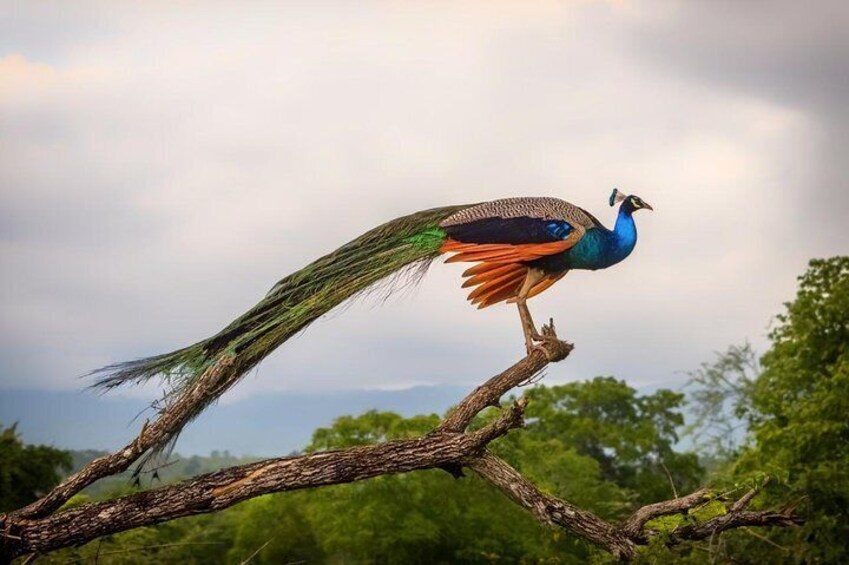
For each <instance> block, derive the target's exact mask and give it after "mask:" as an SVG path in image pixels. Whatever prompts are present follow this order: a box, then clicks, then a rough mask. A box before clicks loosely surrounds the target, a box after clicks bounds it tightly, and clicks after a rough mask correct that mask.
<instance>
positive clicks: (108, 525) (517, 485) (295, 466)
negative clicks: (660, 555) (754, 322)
mask: <svg viewBox="0 0 849 565" xmlns="http://www.w3.org/2000/svg"><path fill="white" fill-rule="evenodd" d="M543 333H544V335H546V336H548V338H550V339H549V340H547V341H546V342H545V343H544V345H542V346H540V347H539V348H538V349H535V350H534V351H533V352H531V353H530V354H529V355H528V356H527V357H525V358H524V359H522V360H521V361H519V362H518V363H516V364H515V365H513V366H512V367H510V368H509V369H507V370H505V371H504V372H502V373H500V374H498V375H496V376H494V377H492V378H491V379H489V380H488V381H487V382H486V383H484V384H483V385H481V386H479V387H478V388H476V389H475V390H474V391H472V392H471V393H470V394H469V395H467V396H466V398H464V399H463V400H462V401H461V402H460V403H459V404H458V405H457V406H456V407H455V408H454V409H453V410H452V411H451V412H450V413H449V414H448V416H447V417H446V418H445V419H444V420H443V421H442V422H441V423H440V424H439V426H437V428H436V429H435V430H434V431H433V432H431V433H429V434H427V435H426V436H424V437H421V438H416V439H410V440H400V441H389V442H385V443H381V444H377V445H370V446H361V447H352V448H348V449H340V450H333V451H325V452H321V453H316V454H312V455H305V456H300V457H283V458H275V459H267V460H264V461H259V462H256V463H251V464H249V465H241V466H237V467H231V468H229V469H224V470H221V471H217V472H214V473H209V474H205V475H201V476H198V477H195V478H193V479H191V480H188V481H184V482H181V483H177V484H174V485H170V486H165V487H161V488H158V489H153V490H149V491H144V492H140V493H136V494H132V495H128V496H124V497H120V498H116V499H113V500H107V501H104V502H99V503H96V504H84V505H82V506H78V507H75V508H71V509H67V510H64V511H59V512H56V510H57V509H59V508H60V506H61V505H62V504H64V503H65V502H66V501H68V500H69V499H70V498H71V497H72V496H73V495H74V494H76V493H78V492H79V491H80V490H82V489H83V488H85V487H86V486H87V485H89V484H91V483H93V482H95V481H96V480H98V479H100V478H102V477H105V476H109V475H113V474H117V473H120V472H122V471H124V470H126V469H127V468H129V467H130V465H132V463H133V462H134V461H136V460H137V459H138V458H139V457H140V456H141V455H143V454H144V453H145V452H146V451H147V450H148V449H150V447H151V446H153V445H156V444H157V443H158V440H159V439H161V438H162V437H163V436H164V435H167V434H168V433H169V432H170V431H171V430H174V429H179V428H180V427H182V425H183V424H184V423H185V421H186V419H187V418H190V417H191V415H193V414H194V412H193V406H194V405H193V402H197V401H198V399H202V398H205V397H206V395H209V394H217V393H218V392H220V386H221V383H222V382H224V380H225V379H223V376H224V375H226V372H227V371H228V370H230V365H229V362H228V361H227V360H224V361H222V362H220V363H219V364H216V365H215V366H213V367H212V368H210V369H209V370H208V371H207V372H206V373H204V375H203V376H202V377H201V378H200V379H199V380H198V381H197V383H196V384H195V386H193V387H192V389H190V390H189V392H187V393H186V394H185V395H183V396H182V397H181V398H179V399H177V400H176V401H175V402H173V403H172V404H169V405H168V406H167V407H165V408H164V409H163V410H162V411H161V412H160V413H159V417H158V418H157V419H156V421H154V422H153V423H151V424H150V425H148V424H147V423H146V424H145V426H144V427H143V428H142V430H141V432H140V433H139V436H138V437H137V438H136V439H135V440H134V441H132V442H131V443H129V444H128V445H127V446H126V447H125V448H124V449H122V450H120V451H118V452H116V453H113V454H110V455H107V456H105V457H101V458H98V459H95V460H94V461H92V462H91V463H89V464H88V465H87V466H86V467H85V468H83V469H82V470H81V471H79V472H78V473H76V474H74V475H72V476H71V477H69V478H68V479H67V480H65V481H64V482H63V483H62V484H60V485H59V486H57V487H56V488H55V489H53V490H52V491H51V492H50V493H49V494H47V495H46V496H45V497H43V498H42V499H40V500H38V501H36V502H35V503H33V504H31V505H29V506H27V507H26V508H24V509H21V510H19V511H16V512H13V513H10V514H5V515H0V542H1V543H0V561H10V560H11V559H14V558H15V557H17V556H20V555H24V554H28V553H34V552H47V551H52V550H55V549H59V548H62V547H67V546H69V545H78V544H81V543H85V542H87V541H90V540H92V539H95V538H97V537H101V536H104V535H108V534H113V533H117V532H121V531H125V530H128V529H132V528H136V527H140V526H147V525H152V524H156V523H159V522H164V521H167V520H172V519H175V518H179V517H183V516H190V515H195V514H204V513H208V512H215V511H217V510H221V509H223V508H227V507H228V506H232V505H233V504H236V503H238V502H241V501H243V500H247V499H249V498H253V497H256V496H260V495H263V494H267V493H272V492H282V491H291V490H298V489H305V488H313V487H319V486H325V485H332V484H339V483H348V482H353V481H359V480H363V479H368V478H371V477H376V476H379V475H386V474H395V473H405V472H409V471H415V470H419V469H432V468H442V469H445V470H447V471H449V472H451V473H452V474H454V475H455V476H460V475H462V472H461V471H462V468H463V467H464V466H465V467H469V468H470V469H472V470H474V471H475V472H476V473H477V474H478V475H479V476H481V477H482V478H483V479H484V480H486V481H488V482H490V483H492V484H493V485H494V486H495V487H497V488H498V489H499V490H501V491H502V492H503V493H504V494H505V495H506V496H507V497H508V498H510V500H512V501H513V502H515V503H517V504H519V505H520V506H522V507H524V508H526V509H528V510H530V511H531V513H532V514H533V515H534V516H535V517H536V518H537V519H538V520H539V521H541V522H543V523H545V524H549V525H553V526H557V527H560V528H562V529H564V530H565V531H567V532H569V533H571V534H572V535H575V536H577V537H579V538H581V539H583V540H585V541H587V542H589V543H591V544H594V545H596V546H598V547H601V548H603V549H605V550H607V551H609V552H610V553H612V554H613V555H615V556H616V557H617V558H619V559H622V560H629V559H631V558H633V557H634V556H635V554H636V550H637V547H638V546H639V545H644V544H646V543H647V539H648V536H647V534H645V533H644V531H643V530H644V528H645V525H646V523H647V522H648V521H649V520H651V519H653V518H656V517H658V516H663V515H667V514H677V513H686V512H687V511H688V510H690V509H691V508H693V507H694V506H697V505H698V504H700V503H701V502H702V501H703V500H704V497H705V496H707V494H708V491H707V490H706V489H703V490H700V491H698V492H695V493H692V494H690V495H687V496H684V497H682V498H677V499H675V500H670V501H666V502H660V503H657V504H650V505H648V506H645V507H643V508H640V509H638V510H637V511H636V512H634V514H633V515H632V516H631V517H630V518H628V519H627V520H626V521H625V522H624V523H623V524H622V525H621V526H617V525H614V524H611V523H609V522H607V521H605V520H603V519H601V518H600V517H598V516H596V515H595V514H593V513H592V512H588V511H586V510H582V509H580V508H578V507H576V506H574V505H572V504H570V503H568V502H565V501H562V500H559V499H557V498H555V497H553V496H550V495H548V494H545V493H543V492H542V491H540V490H539V489H538V488H537V487H536V486H534V485H533V484H532V483H531V482H529V481H528V480H527V479H525V478H524V477H522V475H521V474H519V472H518V471H516V470H515V469H513V468H512V467H511V466H510V465H508V464H507V463H506V462H504V461H502V460H501V459H499V458H498V457H496V456H495V455H493V454H492V453H490V452H489V451H487V449H486V446H487V445H488V444H489V443H490V442H491V441H493V440H494V439H496V438H498V437H500V436H502V435H504V434H506V433H507V432H508V431H509V430H510V429H511V428H514V427H517V426H521V425H522V423H523V422H522V416H523V413H524V408H525V400H524V399H520V400H519V401H518V402H516V403H514V404H513V405H512V406H510V407H508V408H507V409H505V410H503V411H502V413H501V416H500V417H499V418H497V419H496V420H495V421H493V422H491V423H489V424H488V425H487V426H485V427H483V428H481V429H479V430H477V431H471V432H470V431H467V429H466V428H467V427H468V425H469V423H470V422H471V421H472V420H473V419H474V417H475V416H476V415H477V414H479V413H480V412H481V411H482V410H484V409H485V408H486V407H488V406H498V405H499V400H500V398H501V397H502V396H503V395H504V394H506V393H507V392H509V391H510V390H511V389H513V388H515V387H517V386H520V385H522V384H523V383H526V382H530V381H531V380H532V379H533V378H534V376H535V375H537V374H539V373H540V371H542V370H543V369H544V368H545V367H546V366H547V365H548V363H550V362H556V361H560V360H562V359H564V358H566V357H567V356H568V355H569V353H570V352H571V351H572V345H571V344H569V343H566V342H562V341H559V340H557V339H556V335H555V333H554V326H553V323H551V324H549V325H548V326H545V327H544V328H543ZM754 496H755V493H754V492H750V493H747V494H746V495H745V496H743V497H742V498H741V499H740V500H738V501H737V502H736V503H734V504H733V505H732V507H731V508H730V509H729V511H728V513H727V514H725V515H722V516H718V517H715V518H712V519H711V520H708V521H706V522H703V523H701V524H688V525H686V526H683V527H681V528H679V529H677V530H676V531H674V532H673V533H672V536H671V538H670V541H669V542H668V543H669V544H670V545H673V544H675V543H680V541H682V540H699V539H705V538H707V537H709V536H711V535H713V534H715V533H717V532H720V531H724V530H727V529H731V528H737V527H741V526H790V525H795V524H799V523H801V520H800V519H799V518H798V517H796V516H794V515H793V514H792V512H787V513H782V512H769V511H767V512H751V511H747V510H745V507H746V506H747V505H748V504H749V503H750V502H751V500H752V498H753V497H754Z"/></svg>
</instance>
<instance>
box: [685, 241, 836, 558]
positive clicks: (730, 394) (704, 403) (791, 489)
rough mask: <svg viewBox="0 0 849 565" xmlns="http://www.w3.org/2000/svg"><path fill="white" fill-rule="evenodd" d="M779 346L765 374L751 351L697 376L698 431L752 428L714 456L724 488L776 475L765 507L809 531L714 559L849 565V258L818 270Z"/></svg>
mask: <svg viewBox="0 0 849 565" xmlns="http://www.w3.org/2000/svg"><path fill="white" fill-rule="evenodd" d="M770 340H771V342H772V344H771V347H770V348H769V350H768V351H767V352H766V354H764V355H763V357H762V358H761V360H760V367H758V363H757V362H756V361H755V355H754V353H753V352H752V350H751V348H749V347H748V346H744V347H732V348H730V349H729V350H728V351H727V352H725V353H724V354H722V355H720V356H719V357H718V358H717V360H716V361H715V362H714V363H711V364H706V365H703V366H702V368H701V369H700V370H699V371H697V372H696V373H694V379H693V380H692V381H691V382H692V383H693V384H694V385H696V387H697V389H696V394H694V398H693V399H694V401H695V402H694V406H695V413H696V415H697V416H699V418H700V421H698V422H697V423H698V424H699V425H701V426H702V428H701V429H702V430H703V431H704V430H707V432H706V433H711V432H713V433H715V432H717V431H718V432H720V437H721V436H722V432H723V431H726V432H730V431H731V430H732V429H734V428H736V427H737V425H738V424H739V423H741V422H742V423H744V424H745V425H746V433H745V434H742V437H740V436H741V434H737V435H736V437H733V438H731V441H729V438H728V436H726V437H725V438H724V439H722V442H721V447H720V449H709V450H708V454H709V455H711V456H713V457H715V458H716V470H715V474H714V483H715V484H716V485H717V486H719V487H724V488H728V489H737V490H740V489H743V488H748V487H749V486H750V485H751V484H753V483H756V482H759V481H760V480H762V479H763V477H764V476H765V475H768V476H769V477H770V478H771V479H772V481H771V483H770V485H769V487H768V489H767V490H766V492H765V493H764V494H763V495H762V496H761V497H759V498H758V499H757V501H758V503H759V504H760V505H762V506H769V507H780V506H783V505H786V504H788V503H789V504H794V505H798V506H799V509H798V511H799V512H801V513H802V514H803V515H804V517H805V518H806V520H807V523H806V525H805V526H804V527H802V528H798V529H774V530H769V531H764V532H760V533H759V534H758V535H757V536H755V535H753V534H747V533H746V532H733V533H729V534H727V535H725V536H723V538H722V541H721V542H720V544H719V545H718V547H714V548H713V549H714V550H720V551H721V552H724V553H723V554H724V555H725V556H726V557H727V558H728V559H732V558H733V559H738V560H739V559H746V558H748V559H751V560H757V561H760V562H765V563H783V562H799V563H803V562H804V563H846V562H849V542H848V541H847V540H849V394H847V391H849V257H834V258H831V259H815V260H812V261H811V262H810V264H809V267H808V270H807V272H805V274H803V275H802V276H801V277H799V289H798V292H797V294H796V298H795V299H794V300H793V301H792V302H788V303H786V304H785V311H784V313H782V314H781V315H779V316H778V317H777V318H776V324H775V326H774V327H773V329H772V331H771V332H770ZM740 442H742V445H739V443H740Z"/></svg>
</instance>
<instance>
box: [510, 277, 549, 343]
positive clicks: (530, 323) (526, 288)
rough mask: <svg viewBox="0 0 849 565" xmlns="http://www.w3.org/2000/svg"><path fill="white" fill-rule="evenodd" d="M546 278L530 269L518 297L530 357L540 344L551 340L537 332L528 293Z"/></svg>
mask: <svg viewBox="0 0 849 565" xmlns="http://www.w3.org/2000/svg"><path fill="white" fill-rule="evenodd" d="M544 276H545V273H543V272H542V271H541V270H539V269H533V268H531V269H528V274H527V276H526V277H525V282H524V283H523V284H522V288H520V289H519V292H518V293H517V295H516V306H517V307H518V308H519V318H520V319H521V320H522V331H523V332H524V334H525V348H526V349H527V351H528V355H530V354H531V352H532V351H533V350H534V349H537V348H538V347H539V345H538V344H539V342H541V341H542V342H544V341H548V340H549V339H550V338H549V336H545V335H542V334H540V333H539V331H537V327H536V325H535V324H534V320H533V318H532V317H531V311H530V310H529V309H528V293H529V292H530V291H531V289H532V288H533V287H534V285H536V284H537V283H538V282H540V281H541V280H542V279H543V277H544Z"/></svg>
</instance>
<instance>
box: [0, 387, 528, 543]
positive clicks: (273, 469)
mask: <svg viewBox="0 0 849 565" xmlns="http://www.w3.org/2000/svg"><path fill="white" fill-rule="evenodd" d="M524 406H525V404H524V402H517V403H515V404H513V405H512V406H511V407H510V408H508V409H507V410H505V411H504V412H503V413H502V415H501V417H500V418H498V419H497V420H495V421H494V422H492V423H490V424H489V425H487V426H486V427H484V428H482V429H480V430H477V431H475V432H471V433H446V432H441V431H434V432H432V433H430V434H428V435H426V436H424V437H421V438H417V439H411V440H401V441H389V442H386V443H381V444H377V445H370V446H364V447H352V448H349V449H343V450H334V451H325V452H321V453H316V454H313V455H306V456H301V457H283V458H277V459H267V460H264V461H259V462H256V463H251V464H248V465H241V466H238V467H231V468H229V469H225V470H222V471H217V472H215V473H209V474H206V475H201V476H199V477H196V478H194V479H192V480H189V481H185V482H182V483H178V484H176V485H171V486H166V487H162V488H158V489H155V490H149V491H144V492H140V493H137V494H133V495H129V496H124V497H120V498H117V499H113V500H108V501H105V502H100V503H96V504H85V505H83V506H79V507H76V508H72V509H69V510H65V511H62V512H58V513H56V514H53V515H51V516H47V517H45V518H40V519H27V518H21V517H18V516H14V515H9V516H2V515H0V530H2V532H3V533H2V535H3V546H2V550H0V556H4V557H6V558H11V557H15V556H18V555H22V554H24V553H30V552H34V551H37V552H42V553H43V552H47V551H52V550H55V549H58V548H61V547H66V546H68V545H78V544H80V543H85V542H87V541H90V540H92V539H95V538H97V537H100V536H104V535H108V534H113V533H117V532H121V531H124V530H128V529H132V528H137V527H140V526H148V525H152V524H157V523H159V522H164V521H166V520H173V519H175V518H180V517H183V516H191V515H195V514H204V513H208V512H215V511H218V510H221V509H224V508H227V507H228V506H232V505H234V504H236V503H238V502H241V501H243V500H247V499H249V498H254V497H256V496H260V495H263V494H268V493H272V492H282V491H291V490H298V489H303V488H310V487H318V486H326V485H333V484H339V483H349V482H353V481H359V480H362V479H367V478H371V477H376V476H378V475H388V474H396V473H405V472H408V471H414V470H418V469H431V468H434V467H438V466H440V465H444V464H447V463H452V462H462V461H465V460H467V459H469V458H472V457H474V456H476V455H477V454H478V453H480V451H481V450H482V449H483V448H484V447H485V446H486V444H487V443H489V442H490V441H492V440H494V439H495V438H497V437H499V436H501V435H504V434H505V433H507V431H508V430H510V429H511V428H514V427H517V426H520V425H521V423H522V414H523V411H524Z"/></svg>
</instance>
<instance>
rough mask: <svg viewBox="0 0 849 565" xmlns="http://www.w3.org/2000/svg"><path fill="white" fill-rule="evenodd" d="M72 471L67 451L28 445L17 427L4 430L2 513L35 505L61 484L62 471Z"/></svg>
mask: <svg viewBox="0 0 849 565" xmlns="http://www.w3.org/2000/svg"><path fill="white" fill-rule="evenodd" d="M70 468H71V455H70V454H69V453H68V452H67V451H62V450H60V449H55V448H53V447H49V446H46V445H24V443H23V441H21V438H20V436H19V435H18V432H17V424H12V426H11V427H8V428H0V512H5V511H8V510H14V509H16V508H20V507H21V506H25V505H27V504H29V503H30V502H33V501H35V500H36V499H38V497H39V496H41V495H42V494H44V493H46V492H47V491H49V490H50V489H51V488H52V487H54V486H55V485H56V484H57V483H58V482H59V479H60V471H61V470H65V471H68V470H69V469H70Z"/></svg>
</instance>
